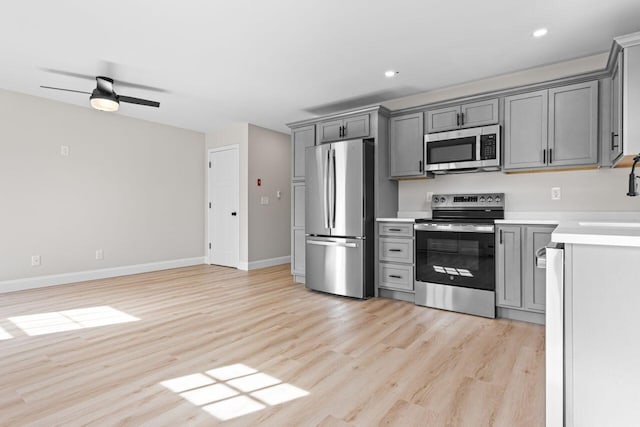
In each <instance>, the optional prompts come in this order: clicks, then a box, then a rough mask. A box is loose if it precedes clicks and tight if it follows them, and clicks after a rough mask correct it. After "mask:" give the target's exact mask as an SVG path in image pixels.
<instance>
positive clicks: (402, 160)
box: [389, 113, 424, 178]
mask: <svg viewBox="0 0 640 427" xmlns="http://www.w3.org/2000/svg"><path fill="white" fill-rule="evenodd" d="M423 116H424V115H423V114H422V113H415V114H407V115H404V116H398V117H392V118H391V122H390V126H391V141H390V145H389V151H390V153H389V155H390V162H391V163H390V170H391V177H392V178H401V177H409V176H423V175H424V167H423V166H424V165H423V162H424V148H423V147H424V142H423V141H424V125H423Z"/></svg>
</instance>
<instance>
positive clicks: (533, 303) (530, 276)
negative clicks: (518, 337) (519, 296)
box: [523, 226, 555, 313]
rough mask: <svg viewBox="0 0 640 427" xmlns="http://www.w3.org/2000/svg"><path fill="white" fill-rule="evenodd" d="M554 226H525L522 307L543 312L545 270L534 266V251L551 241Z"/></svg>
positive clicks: (545, 283) (545, 282)
mask: <svg viewBox="0 0 640 427" xmlns="http://www.w3.org/2000/svg"><path fill="white" fill-rule="evenodd" d="M554 228H555V227H553V226H551V227H545V226H540V227H527V228H526V236H525V242H526V248H525V250H524V257H525V258H524V259H525V261H524V283H523V285H524V286H523V289H524V308H525V309H527V310H529V311H537V312H540V313H544V308H545V297H546V287H547V279H546V270H545V269H542V268H537V267H536V253H537V252H538V251H539V250H541V249H542V248H544V247H546V246H547V245H548V244H549V242H551V233H552V232H553V229H554Z"/></svg>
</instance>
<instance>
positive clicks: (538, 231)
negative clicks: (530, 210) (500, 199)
mask: <svg viewBox="0 0 640 427" xmlns="http://www.w3.org/2000/svg"><path fill="white" fill-rule="evenodd" d="M554 228H555V226H554V225H500V226H498V229H497V233H496V306H498V307H502V308H506V309H510V310H517V311H516V312H515V313H518V312H528V313H538V314H544V309H545V296H546V293H545V292H546V275H545V274H546V272H545V270H544V269H541V268H537V267H536V253H537V252H538V251H539V250H540V249H542V248H544V247H546V246H547V245H548V244H549V242H550V241H551V233H552V232H553V230H554ZM503 312H504V310H503ZM508 313H509V312H508ZM510 313H512V314H513V313H514V312H513V311H511V312H510ZM503 314H504V313H503ZM505 317H511V316H509V315H507V316H505ZM514 318H517V319H520V320H527V318H526V317H525V316H516V317H514ZM533 320H543V318H542V317H540V316H538V318H537V319H535V318H534V319H533Z"/></svg>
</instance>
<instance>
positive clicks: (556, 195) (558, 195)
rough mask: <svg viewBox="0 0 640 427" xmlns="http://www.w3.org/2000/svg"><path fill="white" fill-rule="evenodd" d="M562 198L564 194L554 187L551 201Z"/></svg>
mask: <svg viewBox="0 0 640 427" xmlns="http://www.w3.org/2000/svg"><path fill="white" fill-rule="evenodd" d="M561 198H562V193H561V192H560V187H552V188H551V200H560V199H561Z"/></svg>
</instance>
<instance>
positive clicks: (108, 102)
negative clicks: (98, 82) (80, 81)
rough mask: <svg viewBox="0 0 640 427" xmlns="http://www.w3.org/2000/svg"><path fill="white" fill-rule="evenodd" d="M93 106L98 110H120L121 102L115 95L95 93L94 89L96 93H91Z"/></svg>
mask: <svg viewBox="0 0 640 427" xmlns="http://www.w3.org/2000/svg"><path fill="white" fill-rule="evenodd" d="M91 106H92V107H93V108H95V109H96V110H100V111H108V112H113V111H118V108H119V107H120V103H119V102H118V99H117V98H116V97H115V96H113V95H111V96H110V95H103V94H100V93H95V91H94V93H93V94H91Z"/></svg>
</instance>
